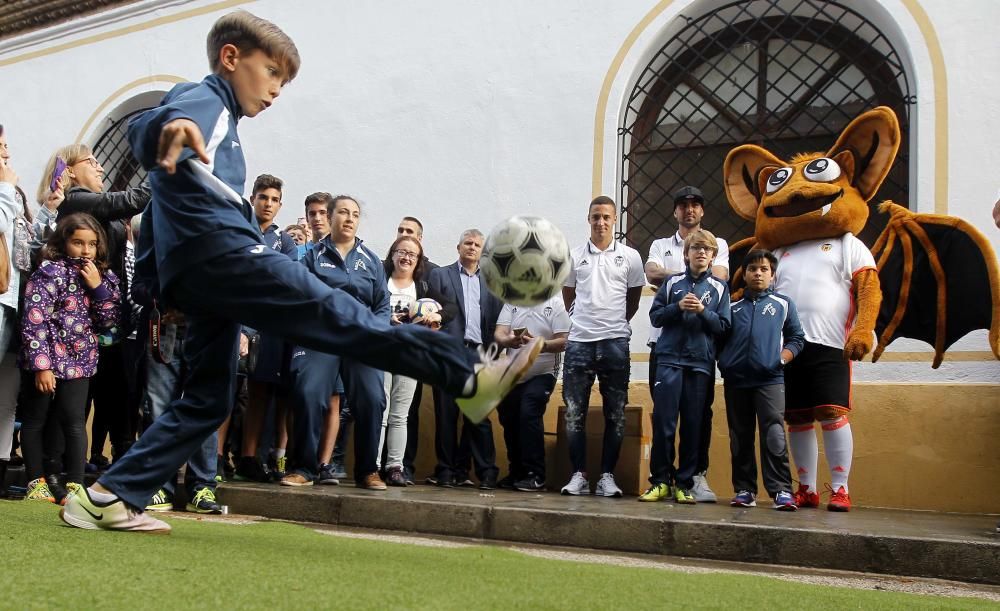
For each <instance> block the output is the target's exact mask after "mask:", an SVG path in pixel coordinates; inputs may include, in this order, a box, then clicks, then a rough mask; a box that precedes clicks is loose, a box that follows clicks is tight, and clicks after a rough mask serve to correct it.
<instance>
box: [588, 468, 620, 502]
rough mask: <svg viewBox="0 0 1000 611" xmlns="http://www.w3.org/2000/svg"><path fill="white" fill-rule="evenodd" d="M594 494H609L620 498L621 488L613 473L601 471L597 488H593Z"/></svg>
mask: <svg viewBox="0 0 1000 611" xmlns="http://www.w3.org/2000/svg"><path fill="white" fill-rule="evenodd" d="M594 494H596V495H597V496H611V497H614V498H616V499H617V498H621V496H622V489H621V488H619V487H618V484H616V483H615V476H614V475H612V474H610V473H602V474H601V479H600V481H598V482H597V488H596V489H594Z"/></svg>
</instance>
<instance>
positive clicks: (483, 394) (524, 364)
mask: <svg viewBox="0 0 1000 611" xmlns="http://www.w3.org/2000/svg"><path fill="white" fill-rule="evenodd" d="M544 345H545V341H544V340H542V338H540V337H537V338H535V339H534V340H532V342H531V343H530V344H528V345H527V346H525V347H524V348H521V349H520V350H518V351H517V354H516V355H515V356H514V357H513V358H511V357H510V356H502V357H500V358H494V357H495V356H496V354H497V353H496V347H495V344H490V349H488V350H485V351H484V350H480V360H481V361H482V363H480V364H478V365H476V373H475V376H476V388H475V391H474V392H473V394H472V396H471V397H461V398H458V399H455V403H456V404H457V405H458V408H459V409H460V410H462V413H463V414H465V417H466V418H468V419H469V420H470V421H472V422H473V423H474V424H478V423H480V422H482V421H483V419H484V418H486V417H487V416H489V415H490V412H492V411H493V410H494V409H495V408H496V406H497V405H499V404H500V401H501V400H502V399H503V398H504V397H506V396H507V393H509V392H510V391H511V389H513V388H514V386H515V385H517V383H518V382H519V381H520V380H521V378H522V377H523V376H524V374H525V373H526V372H527V371H528V369H530V368H531V365H532V363H534V362H535V359H536V358H538V355H539V354H540V353H541V352H542V346H544Z"/></svg>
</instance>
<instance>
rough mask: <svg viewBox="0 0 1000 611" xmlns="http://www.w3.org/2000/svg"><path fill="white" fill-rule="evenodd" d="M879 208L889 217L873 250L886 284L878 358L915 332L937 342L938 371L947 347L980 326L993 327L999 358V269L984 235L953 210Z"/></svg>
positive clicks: (878, 331)
mask: <svg viewBox="0 0 1000 611" xmlns="http://www.w3.org/2000/svg"><path fill="white" fill-rule="evenodd" d="M879 211H880V212H882V213H888V214H889V223H888V225H886V228H885V230H884V231H882V235H880V236H879V238H878V240H877V241H876V242H875V246H874V247H873V248H872V254H873V255H874V256H875V260H876V262H877V263H878V275H879V281H880V283H881V285H882V308H881V310H880V311H879V315H878V321H877V322H876V324H875V333H876V334H877V335H878V346H877V347H876V348H875V352H874V353H873V354H872V361H877V360H878V359H879V357H880V356H881V355H882V351H883V350H885V348H886V347H887V346H888V345H889V344H891V343H892V341H893V340H895V339H896V338H897V337H909V338H912V339H919V340H922V341H925V342H927V343H929V344H930V345H932V346H934V363H933V365H932V367H933V368H935V369H937V367H938V366H939V365H940V364H941V360H942V358H943V357H944V351H945V350H947V349H948V348H949V347H950V346H951V345H952V344H954V343H955V342H956V341H957V340H958V339H959V338H961V337H962V336H964V335H965V334H966V333H969V332H970V331H973V330H975V329H989V341H990V348H992V350H993V354H994V355H995V356H996V357H997V358H998V359H1000V350H998V339H1000V280H998V278H1000V274H998V272H997V257H996V254H994V252H993V248H992V247H991V246H990V243H989V241H988V240H987V239H986V236H984V235H983V234H982V233H980V232H979V230H978V229H976V228H975V227H973V226H972V225H970V224H969V223H967V222H966V221H963V220H962V219H960V218H957V217H953V216H944V215H939V214H917V213H913V212H910V211H909V210H907V209H906V208H903V207H902V206H897V205H896V204H893V203H892V202H885V203H883V204H882V205H881V206H879Z"/></svg>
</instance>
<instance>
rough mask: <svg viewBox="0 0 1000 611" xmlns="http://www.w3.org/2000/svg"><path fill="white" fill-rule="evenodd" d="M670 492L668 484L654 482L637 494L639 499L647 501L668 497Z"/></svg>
mask: <svg viewBox="0 0 1000 611" xmlns="http://www.w3.org/2000/svg"><path fill="white" fill-rule="evenodd" d="M672 492H673V491H672V490H671V489H670V486H668V485H667V484H654V485H652V486H650V487H649V489H648V490H646V491H645V492H643V493H642V494H640V495H639V500H640V501H648V502H654V501H662V500H663V499H665V498H669V497H670V495H671V493H672Z"/></svg>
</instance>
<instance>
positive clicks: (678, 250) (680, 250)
mask: <svg viewBox="0 0 1000 611" xmlns="http://www.w3.org/2000/svg"><path fill="white" fill-rule="evenodd" d="M715 241H716V242H718V244H719V252H718V254H716V255H715V260H714V261H712V267H715V266H716V265H718V266H720V267H724V268H726V273H729V243H727V242H726V241H725V240H723V239H722V238H720V237H718V236H716V237H715ZM646 263H656V264H657V265H659V266H660V267H662V268H664V269H666V270H667V271H669V272H671V273H674V274H676V273H678V272H682V271H684V270H685V269H686V267H687V266H686V265H685V263H684V239H683V238H681V232H680V231H678V232H676V233H674V235H672V236H670V237H669V238H660V239H658V240H653V243H652V244H650V245H649V257H647V258H646ZM730 275H732V274H730ZM659 338H660V328H659V327H650V329H649V341H648V342H647V344H648V345H649V346H650V347H652V346H655V345H656V340H657V339H659Z"/></svg>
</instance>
